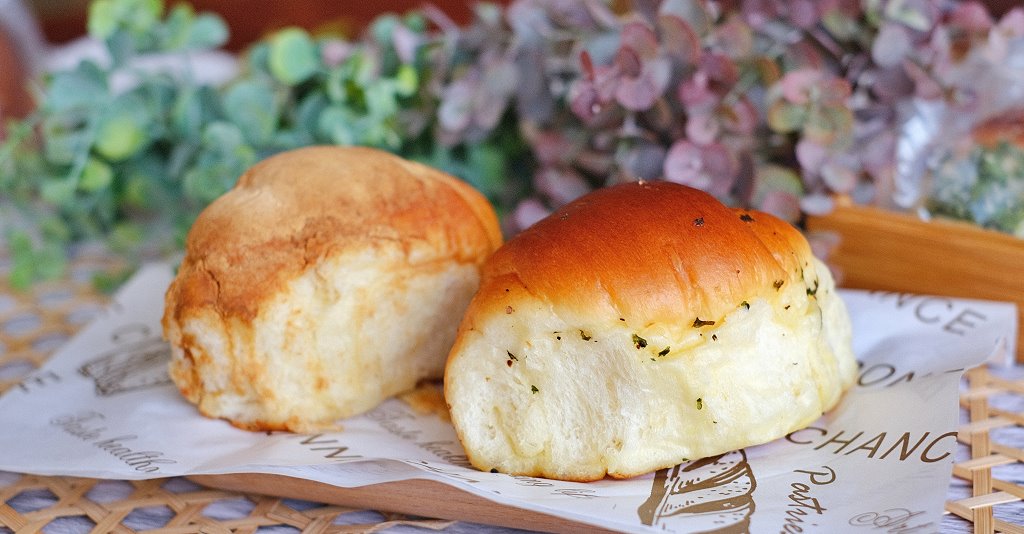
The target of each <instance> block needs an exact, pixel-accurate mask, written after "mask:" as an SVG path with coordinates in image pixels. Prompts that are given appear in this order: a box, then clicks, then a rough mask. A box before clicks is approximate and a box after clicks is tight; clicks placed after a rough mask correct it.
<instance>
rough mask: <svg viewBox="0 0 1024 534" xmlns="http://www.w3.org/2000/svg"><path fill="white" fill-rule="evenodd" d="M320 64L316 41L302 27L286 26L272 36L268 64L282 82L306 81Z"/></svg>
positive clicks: (290, 83)
mask: <svg viewBox="0 0 1024 534" xmlns="http://www.w3.org/2000/svg"><path fill="white" fill-rule="evenodd" d="M319 65H320V57H319V54H318V50H317V46H316V43H314V42H313V39H312V38H310V36H309V34H308V33H306V31H305V30H302V29H301V28H286V29H284V30H281V31H279V32H277V33H276V34H274V35H273V36H272V37H271V38H270V55H269V57H268V66H269V68H270V73H271V74H272V75H273V76H274V78H276V79H277V80H278V81H280V82H281V83H284V84H286V85H296V84H299V83H301V82H304V81H306V80H307V79H308V78H309V77H310V76H312V75H313V73H315V72H316V71H317V68H318V67H319Z"/></svg>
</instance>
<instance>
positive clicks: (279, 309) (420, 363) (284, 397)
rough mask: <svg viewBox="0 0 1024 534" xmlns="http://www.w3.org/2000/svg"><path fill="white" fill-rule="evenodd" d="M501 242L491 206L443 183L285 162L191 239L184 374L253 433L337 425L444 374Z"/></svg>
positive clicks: (186, 384)
mask: <svg viewBox="0 0 1024 534" xmlns="http://www.w3.org/2000/svg"><path fill="white" fill-rule="evenodd" d="M500 244H501V233H500V230H499V227H498V221H497V217H496V216H495V214H494V211H493V209H492V208H491V206H490V204H489V203H488V202H487V200H486V199H485V198H484V197H483V196H482V195H480V194H479V193H478V192H476V191H475V190H474V189H472V188H471V187H470V186H469V185H467V184H465V183H463V182H461V181H459V180H458V179H456V178H454V177H451V176H448V175H446V174H444V173H441V172H439V171H437V170H434V169H431V168H429V167H426V166H424V165H420V164H417V163H413V162H409V161H405V160H403V159H400V158H398V157H396V156H393V155H390V154H387V153H385V152H381V151H378V150H373V149H367V148H340V147H312V148H303V149H298V150H294V151H290V152H286V153H282V154H279V155H276V156H273V157H271V158H269V159H267V160H265V161H263V162H261V163H259V164H257V165H255V166H254V167H252V168H251V169H250V170H249V171H248V172H246V173H245V174H244V175H243V176H242V177H241V178H240V179H239V180H238V183H237V185H236V186H235V187H234V189H232V190H231V191H229V192H228V193H226V194H225V195H223V196H222V197H220V198H219V199H217V200H216V201H214V202H213V203H212V204H211V205H210V206H209V207H208V208H207V209H205V210H204V211H203V212H202V214H201V215H200V216H199V218H198V219H197V220H196V222H195V224H194V225H193V227H192V229H191V231H190V233H189V235H188V239H187V243H186V252H185V258H184V260H183V262H182V264H181V267H180V270H179V272H178V274H177V277H176V278H175V279H174V281H173V283H172V284H171V286H170V288H169V290H168V291H167V294H166V304H165V305H166V307H165V311H164V317H163V328H164V334H165V337H166V338H167V339H168V340H169V341H170V343H171V347H172V355H173V356H172V362H171V367H170V372H171V377H172V379H173V380H174V382H175V383H176V384H177V386H178V388H179V389H180V390H181V392H182V393H183V394H184V396H185V397H187V398H188V399H189V400H190V401H192V402H193V403H195V404H197V405H198V407H199V410H200V411H201V412H202V413H204V414H205V415H208V416H211V417H220V418H224V419H227V420H228V421H230V422H231V423H233V424H234V425H236V426H239V427H242V428H246V429H260V430H271V429H283V430H291V431H296V432H305V431H310V430H315V429H318V428H324V427H329V426H330V425H331V424H332V423H333V422H334V421H335V420H337V419H339V418H343V417H348V416H351V415H355V414H358V413H360V412H363V411H366V410H368V409H371V408H373V407H374V406H376V405H377V404H378V403H380V402H381V401H382V400H384V399H385V398H387V397H389V396H391V395H394V394H396V393H399V392H402V391H404V390H408V389H411V388H413V387H414V386H415V385H416V383H417V381H419V380H421V379H424V378H439V377H440V376H441V375H442V373H443V370H444V363H445V358H446V356H447V354H448V350H449V349H450V348H451V345H452V343H453V341H454V339H455V332H456V329H457V327H458V321H459V318H461V316H462V313H463V311H464V310H465V309H466V306H467V304H468V303H469V301H470V298H471V297H472V295H473V292H474V291H475V290H476V289H477V287H478V284H479V280H480V267H481V265H482V263H483V262H484V260H485V259H486V258H487V257H488V256H489V255H490V254H491V253H492V252H493V251H494V250H495V249H496V248H497V247H498V246H499V245H500Z"/></svg>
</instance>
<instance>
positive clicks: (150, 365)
mask: <svg viewBox="0 0 1024 534" xmlns="http://www.w3.org/2000/svg"><path fill="white" fill-rule="evenodd" d="M170 360H171V349H170V347H169V346H168V345H167V343H165V342H164V341H162V340H160V339H155V338H153V339H145V340H142V341H138V342H135V343H130V344H126V345H123V346H120V347H117V348H116V349H114V350H112V351H110V352H107V353H105V354H103V355H101V356H99V357H97V358H94V359H92V360H89V361H87V362H85V364H84V365H82V366H81V367H79V368H78V372H79V373H81V374H82V375H84V376H88V377H90V378H92V379H93V380H94V381H95V382H96V394H97V395H99V396H101V397H109V396H111V395H115V394H117V393H124V392H127V391H136V390H140V389H145V388H152V387H158V386H166V385H168V384H170V383H171V379H170V377H169V376H168V374H167V363H168V362H169V361H170Z"/></svg>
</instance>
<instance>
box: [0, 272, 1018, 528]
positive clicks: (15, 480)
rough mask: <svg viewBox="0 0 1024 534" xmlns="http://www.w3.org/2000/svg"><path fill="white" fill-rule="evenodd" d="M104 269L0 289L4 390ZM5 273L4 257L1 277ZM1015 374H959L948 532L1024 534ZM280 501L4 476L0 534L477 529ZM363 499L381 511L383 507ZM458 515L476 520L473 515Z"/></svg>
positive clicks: (334, 499) (87, 300)
mask: <svg viewBox="0 0 1024 534" xmlns="http://www.w3.org/2000/svg"><path fill="white" fill-rule="evenodd" d="M108 267H109V264H108V263H107V262H106V261H105V260H104V259H103V258H102V257H101V256H92V257H90V256H88V255H85V256H82V257H79V258H77V259H76V261H75V263H74V268H73V269H72V272H71V276H69V278H68V279H66V280H62V281H59V282H53V283H47V284H44V285H41V286H39V287H36V288H34V289H33V290H32V291H31V292H29V293H17V292H14V291H12V290H11V289H10V288H9V287H8V286H7V285H6V284H5V282H4V281H2V280H0V393H2V392H3V391H6V390H7V389H9V388H12V387H18V384H19V383H20V382H21V381H22V380H23V378H24V377H25V375H27V374H28V373H30V372H31V371H33V370H34V369H36V368H37V367H39V366H40V365H42V364H43V362H45V361H46V359H47V358H48V357H49V355H50V354H51V353H52V352H53V351H54V350H55V349H56V348H58V347H59V346H60V345H61V344H62V343H63V342H64V341H65V340H66V339H68V338H69V337H71V336H72V335H73V334H74V333H75V332H76V331H77V329H78V328H80V327H82V326H84V325H85V324H86V323H88V322H89V320H90V319H92V318H94V317H95V316H96V315H97V314H99V313H101V311H102V309H103V305H104V304H105V303H106V302H107V298H106V297H104V296H103V295H100V294H98V293H96V292H95V291H94V290H93V289H92V286H91V284H90V279H91V277H92V275H93V274H94V273H95V272H97V271H101V270H103V269H106V268H108ZM5 270H6V269H5V262H4V260H3V258H0V276H2V277H3V278H6V274H5V272H4V271H5ZM1011 371H1013V372H1012V373H1010V375H1011V376H1010V378H1006V377H1003V376H999V375H1001V374H1007V373H1005V372H997V371H995V370H989V369H975V370H972V371H970V372H968V373H967V375H966V377H965V381H964V384H965V388H964V390H963V392H962V394H961V405H962V407H963V413H964V425H963V426H962V427H961V428H960V434H959V441H960V442H961V443H962V444H963V445H962V446H961V450H960V451H959V458H960V461H958V462H957V463H956V464H955V466H954V469H953V478H952V479H951V481H950V484H951V491H950V493H951V495H955V498H953V499H951V500H950V501H949V502H947V503H946V510H947V511H948V512H950V513H949V514H947V516H946V517H945V518H944V520H943V524H942V531H943V532H970V531H974V532H1009V533H1022V534H1024V526H1022V524H1024V450H1022V448H1021V447H1022V446H1024V373H1022V372H1020V371H1022V369H1020V368H1017V369H1012V370H1011ZM229 482H230V481H229ZM228 485H230V484H228ZM242 487H246V486H242ZM250 491H251V490H250ZM281 494H282V492H279V495H281ZM284 495H285V496H283V497H282V496H278V497H271V496H266V495H257V494H253V493H242V492H237V491H227V490H217V489H209V488H206V487H203V486H200V485H197V484H194V483H193V482H191V481H189V480H186V479H183V478H171V479H161V480H147V481H132V482H126V481H110V480H95V479H81V478H71V477H42V476H34V475H20V474H15V473H2V472H0V532H2V531H12V532H36V531H41V530H43V529H44V528H45V529H47V530H51V529H52V530H58V529H60V531H61V532H89V531H92V532H135V531H140V530H146V531H148V532H158V533H178V532H199V531H202V532H256V531H257V530H259V531H260V532H265V531H280V532H288V531H291V532H294V531H302V532H378V531H382V530H385V529H389V528H391V527H394V526H396V525H404V526H406V527H413V528H414V529H415V528H416V527H418V528H419V529H423V530H433V531H436V530H462V531H466V530H467V527H468V529H469V530H472V527H471V525H467V524H465V523H456V522H454V521H449V520H437V519H422V518H416V517H412V516H408V515H403V514H397V513H390V512H387V511H381V510H367V509H365V508H364V507H361V506H344V505H343V504H344V503H346V502H347V503H349V504H352V503H353V502H363V503H365V502H367V501H366V500H365V499H360V500H356V501H352V500H346V499H345V498H344V494H343V493H342V492H337V493H331V492H330V490H329V489H328V490H324V489H323V488H319V489H318V490H317V491H313V488H303V487H302V485H301V484H300V485H298V486H296V487H295V488H294V489H293V490H290V491H288V492H285V493H284ZM289 497H292V498H289ZM295 497H305V498H307V499H308V498H312V499H317V500H319V501H321V502H311V501H308V500H297V499H295ZM370 502H379V503H381V504H380V506H379V508H380V509H386V508H388V506H387V500H386V499H376V500H371V501H370ZM325 503H333V504H325ZM339 503H341V504H339ZM513 513H514V512H513ZM463 517H470V518H473V517H474V514H473V511H472V510H467V513H466V515H464V516H463ZM475 517H477V518H478V519H477V520H481V519H479V518H480V517H482V516H479V515H476V516H475ZM506 524H507V522H506ZM531 526H533V527H536V528H544V529H549V528H557V527H556V525H555V524H552V525H550V527H549V526H547V525H544V524H539V525H538V524H536V523H534V524H531Z"/></svg>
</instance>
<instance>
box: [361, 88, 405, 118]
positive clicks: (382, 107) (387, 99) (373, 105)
mask: <svg viewBox="0 0 1024 534" xmlns="http://www.w3.org/2000/svg"><path fill="white" fill-rule="evenodd" d="M367 89H368V90H367V91H366V111H367V112H368V114H369V115H370V116H371V117H374V118H376V119H377V120H384V119H386V118H389V117H392V116H394V115H395V114H396V113H398V99H397V98H395V84H394V83H393V82H392V81H391V80H386V79H385V80H377V81H376V82H375V83H373V85H371V86H370V87H368V88H367Z"/></svg>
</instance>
